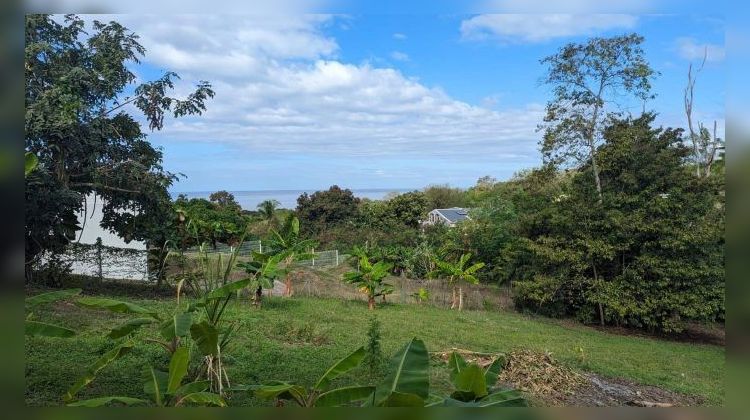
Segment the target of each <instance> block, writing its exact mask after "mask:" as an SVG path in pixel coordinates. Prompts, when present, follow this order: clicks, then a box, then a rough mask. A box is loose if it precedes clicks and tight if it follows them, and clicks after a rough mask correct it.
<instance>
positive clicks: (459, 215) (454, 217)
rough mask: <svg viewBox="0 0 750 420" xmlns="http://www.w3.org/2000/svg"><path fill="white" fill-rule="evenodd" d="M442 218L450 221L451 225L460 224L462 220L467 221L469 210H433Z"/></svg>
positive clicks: (459, 208)
mask: <svg viewBox="0 0 750 420" xmlns="http://www.w3.org/2000/svg"><path fill="white" fill-rule="evenodd" d="M433 211H436V212H438V213H440V214H441V215H442V216H443V217H445V218H446V219H448V220H450V222H451V223H456V222H460V221H462V220H466V219H469V209H465V208H462V207H451V208H449V209H435V210H433Z"/></svg>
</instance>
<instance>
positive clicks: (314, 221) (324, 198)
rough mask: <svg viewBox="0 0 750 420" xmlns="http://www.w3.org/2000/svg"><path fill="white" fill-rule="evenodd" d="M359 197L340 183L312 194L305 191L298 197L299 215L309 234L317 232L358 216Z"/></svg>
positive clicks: (297, 211)
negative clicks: (343, 187) (340, 185)
mask: <svg viewBox="0 0 750 420" xmlns="http://www.w3.org/2000/svg"><path fill="white" fill-rule="evenodd" d="M359 201H360V200H359V199H358V198H357V197H355V196H354V194H353V193H352V191H351V190H349V189H341V188H340V187H339V186H338V185H333V186H331V187H330V188H329V189H328V190H325V191H316V192H314V193H313V194H312V195H308V194H307V193H303V194H302V195H300V196H299V197H298V198H297V210H296V213H297V217H299V219H300V221H301V222H303V223H302V224H303V226H304V227H305V231H306V233H307V234H315V233H319V232H322V231H325V230H326V229H328V228H330V227H334V226H337V225H342V224H346V223H348V222H351V221H353V220H354V218H355V217H356V216H357V207H358V205H359Z"/></svg>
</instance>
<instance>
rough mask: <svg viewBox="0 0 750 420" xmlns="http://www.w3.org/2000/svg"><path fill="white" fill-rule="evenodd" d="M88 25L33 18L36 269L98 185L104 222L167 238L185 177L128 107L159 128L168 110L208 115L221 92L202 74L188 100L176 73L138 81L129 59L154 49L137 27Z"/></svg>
mask: <svg viewBox="0 0 750 420" xmlns="http://www.w3.org/2000/svg"><path fill="white" fill-rule="evenodd" d="M58 20H61V21H62V22H58ZM85 26H86V25H85V24H84V21H83V20H82V19H81V18H80V17H78V16H75V15H67V16H65V18H64V19H53V18H52V17H50V16H48V15H27V16H26V20H25V41H26V43H25V59H24V70H25V78H26V86H25V105H26V118H25V148H26V151H30V152H33V153H34V154H35V155H36V156H37V157H38V158H39V170H38V171H36V173H35V174H34V176H31V177H29V178H28V179H27V181H26V207H25V209H26V211H25V213H26V267H27V275H28V274H30V271H29V268H30V267H31V265H32V263H33V262H34V261H35V260H36V259H37V256H38V255H40V254H42V253H43V252H44V251H59V250H61V249H62V248H64V246H65V245H67V244H68V242H69V241H71V240H73V239H74V238H75V236H76V235H75V234H76V231H78V230H79V229H80V226H78V224H77V217H76V213H77V212H78V211H80V210H82V209H83V208H84V204H85V197H86V196H88V195H91V194H95V195H96V196H98V197H99V198H100V200H99V205H101V206H102V211H103V215H104V219H103V222H102V225H103V227H105V228H108V229H110V230H111V231H113V232H116V233H118V234H119V235H120V236H122V237H123V238H124V239H126V240H146V241H148V242H152V241H153V242H159V241H163V240H165V234H164V228H163V226H165V225H166V224H168V223H169V221H170V220H171V219H172V218H173V217H172V216H173V214H171V209H170V205H169V203H170V199H169V194H168V193H167V187H168V186H169V185H171V183H172V182H173V181H174V180H175V179H176V178H175V176H174V175H173V174H171V173H169V172H167V171H165V170H164V169H163V168H162V166H161V159H162V153H161V151H160V150H158V149H155V148H154V147H152V146H151V144H149V143H148V141H146V135H145V133H143V131H142V130H141V126H140V123H139V122H138V121H137V117H135V116H133V115H131V114H130V113H128V112H126V110H128V109H133V108H135V109H137V110H138V111H139V112H140V113H142V114H143V116H144V117H145V119H146V121H147V122H148V125H149V128H150V129H151V130H159V129H161V128H162V127H163V125H164V117H165V116H166V115H167V114H172V115H173V116H174V117H180V116H185V115H192V114H201V113H202V112H203V111H204V110H205V101H206V100H207V99H208V98H211V97H213V95H214V92H213V90H211V86H210V84H209V83H208V82H205V81H201V82H200V83H198V86H197V88H196V89H195V91H194V92H192V93H191V94H189V95H188V96H187V97H186V98H185V99H178V98H174V97H171V96H169V91H170V90H172V89H173V87H174V80H175V79H177V78H178V76H177V74H175V73H172V72H167V73H165V74H164V75H163V76H162V77H161V78H159V79H157V80H155V81H151V82H145V83H141V84H136V76H135V74H133V72H132V71H131V70H130V69H129V65H132V64H137V63H139V59H140V57H142V56H143V55H144V54H145V49H144V48H143V47H142V46H141V45H140V44H139V43H138V36H137V35H136V34H134V33H132V32H130V31H128V30H127V29H126V28H125V27H123V26H122V25H120V24H119V23H117V22H109V23H102V22H99V21H94V22H93V23H92V25H91V26H92V31H91V32H86V28H85ZM126 92H132V94H130V96H124V95H125V94H126ZM128 105H129V106H128ZM126 106H127V107H126ZM156 245H160V244H158V243H157V244H156Z"/></svg>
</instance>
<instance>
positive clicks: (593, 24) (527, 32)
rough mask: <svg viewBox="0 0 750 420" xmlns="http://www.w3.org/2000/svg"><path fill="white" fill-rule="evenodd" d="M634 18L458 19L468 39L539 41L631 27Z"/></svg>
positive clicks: (514, 16)
mask: <svg viewBox="0 0 750 420" xmlns="http://www.w3.org/2000/svg"><path fill="white" fill-rule="evenodd" d="M637 22H638V18H637V17H635V16H631V15H623V14H586V15H573V14H489V15H478V16H474V17H472V18H470V19H467V20H464V21H463V22H461V36H462V38H463V39H467V40H497V41H500V42H540V41H547V40H550V39H553V38H562V37H571V36H581V35H593V34H597V33H601V32H605V31H609V30H614V29H619V30H622V29H630V28H633V27H634V26H635V25H636V23H637Z"/></svg>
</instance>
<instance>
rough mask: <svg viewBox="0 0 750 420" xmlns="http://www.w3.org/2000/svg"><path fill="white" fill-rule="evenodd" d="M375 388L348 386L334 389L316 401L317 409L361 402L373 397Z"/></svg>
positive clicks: (321, 395)
mask: <svg viewBox="0 0 750 420" xmlns="http://www.w3.org/2000/svg"><path fill="white" fill-rule="evenodd" d="M373 391H375V387H374V386H348V387H343V388H336V389H332V390H330V391H328V392H324V393H322V394H320V395H319V396H318V398H317V400H315V406H316V407H338V406H341V405H344V404H348V403H350V402H352V401H359V400H363V399H365V398H367V397H368V396H370V395H372V392H373Z"/></svg>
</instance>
